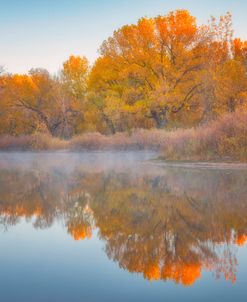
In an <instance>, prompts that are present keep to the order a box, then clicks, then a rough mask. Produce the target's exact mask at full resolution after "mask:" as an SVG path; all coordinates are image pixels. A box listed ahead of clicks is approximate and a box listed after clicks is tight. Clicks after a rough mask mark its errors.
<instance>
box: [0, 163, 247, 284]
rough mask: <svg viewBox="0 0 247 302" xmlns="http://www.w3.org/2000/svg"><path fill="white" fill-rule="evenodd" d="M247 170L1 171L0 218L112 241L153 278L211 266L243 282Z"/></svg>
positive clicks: (180, 278) (192, 276) (182, 276)
mask: <svg viewBox="0 0 247 302" xmlns="http://www.w3.org/2000/svg"><path fill="white" fill-rule="evenodd" d="M246 176H247V173H246V172H245V171H231V172H229V171H228V172H227V171H210V170H203V171H200V170H185V169H184V170H183V169H171V168H170V169H168V168H167V169H166V170H163V169H154V170H152V169H151V170H150V171H146V170H145V169H144V170H140V171H137V172H136V173H129V171H124V170H123V171H119V172H114V171H112V170H109V171H90V170H85V169H83V168H81V167H77V168H76V169H73V171H70V172H69V173H67V172H64V171H62V169H50V170H49V169H48V170H46V171H44V170H41V171H39V170H37V169H34V170H24V171H23V170H21V169H19V170H18V169H16V170H14V171H13V170H11V171H9V170H4V169H2V170H1V172H0V214H1V216H0V219H1V221H0V222H1V224H2V225H3V226H5V228H7V227H9V226H10V225H14V224H16V223H18V222H19V221H20V219H21V218H25V219H27V220H28V221H29V220H30V221H32V222H33V226H34V227H35V228H47V227H50V226H51V225H52V223H53V222H54V221H55V220H60V221H62V222H63V223H64V225H65V226H66V228H67V231H68V233H69V234H70V235H71V236H72V237H73V238H74V239H75V240H82V239H84V238H90V237H91V236H92V231H93V229H94V228H95V229H97V230H98V236H99V237H100V239H101V240H103V241H104V242H105V251H106V254H107V256H108V257H109V258H110V259H112V260H114V261H116V262H118V263H119V266H120V267H121V268H124V269H126V270H128V271H129V272H133V273H141V274H143V276H144V278H146V279H148V280H173V281H174V282H176V283H180V284H183V285H186V286H190V285H192V284H193V283H194V282H195V281H196V280H197V279H199V278H200V277H201V274H202V270H203V269H206V270H210V271H213V272H214V273H215V276H216V278H219V277H220V276H221V275H222V274H223V275H224V277H225V278H226V279H227V280H230V281H231V282H233V283H234V282H235V280H236V268H237V259H236V250H237V247H240V246H243V245H244V243H245V242H246V240H247V235H246V234H247V215H246V214H247V200H246V196H247V194H246V193H247V177H246Z"/></svg>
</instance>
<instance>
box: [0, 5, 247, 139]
mask: <svg viewBox="0 0 247 302" xmlns="http://www.w3.org/2000/svg"><path fill="white" fill-rule="evenodd" d="M85 43H86V42H85ZM246 101H247V41H241V40H240V39H238V38H234V36H233V30H232V20H231V14H230V13H227V14H226V15H225V16H222V17H220V19H219V20H218V19H215V18H213V17H212V18H211V20H210V21H209V22H208V24H206V25H198V24H197V22H196V18H195V17H193V16H192V15H191V14H190V13H189V12H188V11H186V10H177V11H174V12H170V13H169V14H167V15H164V16H157V17H155V18H142V19H140V20H139V21H138V22H137V23H136V24H132V25H125V26H123V27H122V28H120V29H118V30H116V31H115V32H114V33H113V35H112V36H111V37H109V38H108V39H107V40H105V41H104V42H103V44H102V45H101V47H100V50H99V57H98V59H97V60H96V61H95V63H94V64H93V66H90V64H89V62H88V60H87V59H86V58H85V57H80V56H73V55H72V56H70V57H69V58H68V60H67V61H66V62H64V63H63V67H62V69H61V70H60V72H59V73H58V74H57V75H56V76H54V75H51V74H49V72H48V71H46V70H44V69H32V70H30V72H29V73H28V74H8V73H6V72H4V71H2V72H1V76H0V108H1V111H0V134H8V135H12V136H19V135H29V134H34V133H37V132H43V133H49V134H50V135H52V136H54V137H60V138H65V139H69V138H71V137H73V136H74V135H79V134H81V133H84V132H95V131H97V132H100V133H103V134H115V133H116V132H123V131H126V132H130V131H131V130H132V129H135V128H145V129H149V128H155V127H156V128H166V129H171V128H173V127H176V128H177V127H191V126H195V125H200V124H203V123H206V122H208V121H211V120H212V119H215V118H216V117H218V116H220V115H223V114H224V113H227V112H234V111H237V110H241V111H244V110H247V109H246V108H247V106H246Z"/></svg>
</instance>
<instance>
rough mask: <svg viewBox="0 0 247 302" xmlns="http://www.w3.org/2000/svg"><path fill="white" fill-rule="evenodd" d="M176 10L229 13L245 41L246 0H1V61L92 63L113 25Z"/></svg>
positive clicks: (14, 66)
mask: <svg viewBox="0 0 247 302" xmlns="http://www.w3.org/2000/svg"><path fill="white" fill-rule="evenodd" d="M178 8H180V9H181V8H184V9H188V10H189V11H190V12H191V13H192V14H193V15H195V16H196V17H197V19H198V22H199V23H202V22H206V21H207V20H208V19H209V18H210V15H214V16H219V15H222V14H225V13H226V12H227V11H231V12H232V14H233V22H234V29H235V35H236V36H240V37H241V38H243V39H247V0H114V1H113V0H0V39H1V40H0V41H1V47H0V65H4V66H5V68H6V69H7V70H8V71H9V72H19V73H22V72H27V71H28V70H29V69H30V68H32V67H44V68H47V69H48V70H49V71H50V72H56V71H57V70H58V69H59V68H60V67H61V65H62V62H63V61H64V60H66V59H67V58H68V56H69V55H70V54H75V55H85V56H87V57H88V58H89V60H90V61H91V62H93V61H94V60H95V58H96V57H97V55H98V54H97V50H98V48H99V46H100V44H101V43H102V41H103V40H104V39H105V38H107V37H108V36H109V35H111V34H112V32H113V31H114V30H115V29H117V28H119V27H120V26H122V25H124V24H127V23H134V22H136V20H137V19H139V18H140V17H142V16H148V17H151V16H155V15H158V14H166V13H167V12H169V11H171V10H175V9H178Z"/></svg>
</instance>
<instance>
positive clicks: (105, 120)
mask: <svg viewBox="0 0 247 302" xmlns="http://www.w3.org/2000/svg"><path fill="white" fill-rule="evenodd" d="M102 116H103V120H104V122H105V123H106V125H107V127H108V128H109V130H110V132H111V134H115V133H116V129H115V127H114V124H113V122H112V120H111V119H109V117H108V116H107V115H106V114H104V113H102Z"/></svg>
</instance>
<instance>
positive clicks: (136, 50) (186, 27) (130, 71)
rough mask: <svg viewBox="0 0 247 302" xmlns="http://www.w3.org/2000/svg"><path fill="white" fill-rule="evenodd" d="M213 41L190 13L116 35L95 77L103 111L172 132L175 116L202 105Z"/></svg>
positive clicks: (143, 21)
mask: <svg viewBox="0 0 247 302" xmlns="http://www.w3.org/2000/svg"><path fill="white" fill-rule="evenodd" d="M208 41H209V34H208V28H207V27H199V26H197V25H196V20H195V18H194V17H193V16H191V15H190V14H189V13H188V12H187V11H184V10H178V11H176V12H171V13H170V14H168V15H167V16H159V17H156V18H154V19H148V18H142V19H140V20H139V21H138V23H137V24H136V25H126V26H124V27H122V28H120V29H119V30H117V31H115V32H114V34H113V36H112V37H110V38H109V39H108V40H106V41H105V42H104V43H103V44H102V46H101V50H100V53H101V57H100V58H99V59H98V60H97V61H96V63H95V65H94V67H93V69H92V73H91V77H90V81H91V86H90V89H91V91H93V92H94V94H95V99H98V101H95V103H97V105H98V104H99V103H100V104H101V106H99V105H98V108H99V107H100V109H99V110H101V111H103V108H104V110H105V111H107V109H108V108H109V107H110V108H113V110H112V111H113V112H112V111H110V114H109V115H107V117H108V118H109V116H113V117H114V115H115V112H118V113H122V114H124V113H126V112H127V113H129V114H136V115H137V114H138V113H140V112H141V113H142V115H143V116H145V118H151V119H152V120H153V121H154V122H155V125H156V127H157V128H163V127H165V126H167V124H168V121H169V119H170V118H171V116H172V115H175V114H177V113H178V112H180V111H181V110H190V109H192V108H193V106H194V104H195V103H197V102H198V99H197V96H198V94H199V93H200V89H201V87H202V84H203V83H202V79H201V73H202V70H203V69H205V68H206V65H207V64H206V63H207V50H208V47H207V43H208ZM108 111H109V110H108ZM120 116H121V115H120V114H119V117H120Z"/></svg>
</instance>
